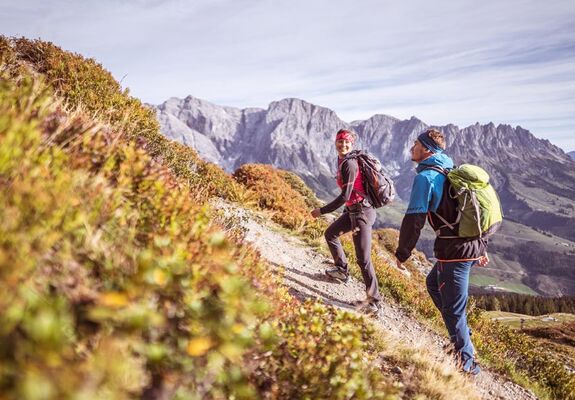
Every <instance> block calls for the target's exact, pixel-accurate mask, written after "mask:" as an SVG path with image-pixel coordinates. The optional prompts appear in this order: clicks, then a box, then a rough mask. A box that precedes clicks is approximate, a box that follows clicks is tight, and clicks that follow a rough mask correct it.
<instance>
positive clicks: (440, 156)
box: [417, 153, 453, 172]
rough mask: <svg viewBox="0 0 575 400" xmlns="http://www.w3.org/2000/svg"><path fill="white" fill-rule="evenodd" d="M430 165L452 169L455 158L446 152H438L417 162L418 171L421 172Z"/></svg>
mask: <svg viewBox="0 0 575 400" xmlns="http://www.w3.org/2000/svg"><path fill="white" fill-rule="evenodd" d="M430 166H437V167H441V168H444V169H452V168H453V160H452V159H451V158H450V157H449V156H448V155H446V154H445V153H437V154H434V155H432V156H431V157H429V158H426V159H425V160H423V161H421V162H420V163H419V164H417V172H421V171H422V170H423V169H425V168H426V167H430Z"/></svg>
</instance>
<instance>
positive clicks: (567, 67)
mask: <svg viewBox="0 0 575 400" xmlns="http://www.w3.org/2000/svg"><path fill="white" fill-rule="evenodd" d="M0 33H2V34H4V35H8V36H26V37H28V38H41V39H44V40H49V41H52V42H54V43H55V44H57V45H59V46H61V47H63V48H64V49H66V50H72V51H75V52H78V53H81V54H83V55H85V56H89V57H93V58H95V59H96V60H98V61H99V62H100V63H102V64H103V66H104V67H105V68H107V69H108V70H109V71H111V72H112V73H113V74H114V76H115V77H116V78H117V79H119V80H121V81H122V85H123V86H124V87H129V88H130V91H131V93H132V94H133V95H135V96H137V97H139V98H141V99H142V100H143V101H146V102H149V103H154V104H158V103H161V102H163V101H165V100H166V99H168V98H169V97H172V96H177V97H185V96H187V95H190V94H191V95H193V96H196V97H200V98H203V99H206V100H209V101H212V102H214V103H216V104H220V105H229V106H236V107H242V108H243V107H262V108H265V107H267V105H268V104H269V103H270V102H271V101H274V100H279V99H282V98H285V97H298V98H301V99H304V100H306V101H309V102H312V103H315V104H318V105H322V106H325V107H328V108H331V109H333V110H334V111H336V113H337V114H338V115H339V116H340V118H342V119H344V120H346V121H352V120H355V119H365V118H369V117H370V116H372V115H373V114H378V113H380V114H388V115H392V116H395V117H398V118H410V117H411V116H416V117H418V118H420V119H422V120H423V121H424V122H426V123H428V124H433V125H442V124H447V123H454V124H456V125H458V126H459V127H465V126H468V125H471V124H473V123H475V122H479V123H482V124H483V123H488V122H490V121H492V122H494V123H496V124H499V123H506V124H510V125H513V126H515V125H521V126H522V127H524V128H526V129H529V130H530V131H531V132H532V133H534V134H535V135H536V136H537V137H540V138H546V139H549V140H550V141H551V142H552V143H554V144H556V145H558V146H560V147H562V148H563V149H564V150H566V151H571V150H575V1H574V0H568V1H553V0H550V1H548V2H542V1H532V0H529V1H525V0H506V1H501V0H499V1H493V0H484V1H481V2H480V1H477V0H473V1H471V0H459V1H445V0H436V1H433V2H432V1H423V0H414V1H405V2H398V1H387V0H380V1H369V0H367V1H362V0H356V1H343V0H331V1H324V0H315V1H312V0H307V1H302V0H291V1H277V0H276V1H272V0H268V1H265V0H260V1H255V0H209V1H207V0H196V1H179V0H173V1H171V0H166V1H159V0H157V1H153V0H132V1H121V0H114V1H113V0H99V1H92V0H83V1H69V0H44V1H40V0H39V1H28V0H20V1H18V2H15V1H7V0H0Z"/></svg>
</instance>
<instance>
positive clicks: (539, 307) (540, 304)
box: [473, 293, 575, 316]
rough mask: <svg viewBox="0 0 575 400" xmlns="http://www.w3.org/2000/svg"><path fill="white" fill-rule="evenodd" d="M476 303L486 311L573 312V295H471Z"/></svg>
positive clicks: (574, 300)
mask: <svg viewBox="0 0 575 400" xmlns="http://www.w3.org/2000/svg"><path fill="white" fill-rule="evenodd" d="M473 298H474V299H475V302H476V305H477V307H479V308H482V309H484V310H486V311H506V312H512V313H518V314H526V315H532V316H537V315H544V314H551V313H571V314H575V297H539V296H530V295H526V294H515V293H513V294H512V293H505V294H484V295H476V296H473Z"/></svg>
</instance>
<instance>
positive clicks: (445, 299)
mask: <svg viewBox="0 0 575 400" xmlns="http://www.w3.org/2000/svg"><path fill="white" fill-rule="evenodd" d="M475 262H476V261H454V262H443V261H438V262H436V263H435V265H434V266H433V269H432V270H431V272H430V273H429V275H427V279H426V284H427V291H428V292H429V295H430V296H431V299H432V300H433V303H434V304H435V306H436V307H437V308H438V309H439V311H440V312H441V316H442V317H443V321H444V322H445V326H446V327H447V331H448V332H449V337H450V339H451V342H452V343H453V344H454V345H455V350H456V352H457V357H458V360H459V362H460V363H461V366H462V368H463V370H464V371H468V372H471V371H472V369H473V368H474V359H473V353H474V348H473V344H472V343H471V337H470V333H471V331H470V329H469V327H468V326H467V315H466V312H465V308H466V306H467V297H468V288H469V273H470V272H471V267H472V266H473V264H474V263H475Z"/></svg>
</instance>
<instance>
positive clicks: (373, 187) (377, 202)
mask: <svg viewBox="0 0 575 400" xmlns="http://www.w3.org/2000/svg"><path fill="white" fill-rule="evenodd" d="M349 159H356V160H357V164H358V166H359V169H360V171H361V175H362V178H363V179H362V184H363V190H364V192H365V194H366V195H367V200H368V201H369V203H370V204H371V205H372V206H373V207H374V208H380V207H383V206H385V205H387V204H389V203H391V202H392V201H393V199H394V198H395V193H396V192H395V186H394V184H393V181H392V180H391V178H390V177H388V176H387V175H386V174H385V173H384V172H383V168H382V166H381V162H380V161H379V160H378V159H377V158H375V157H374V156H373V155H372V154H370V153H368V152H366V151H364V150H353V151H352V152H350V153H349V154H348V155H346V156H345V160H349Z"/></svg>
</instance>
